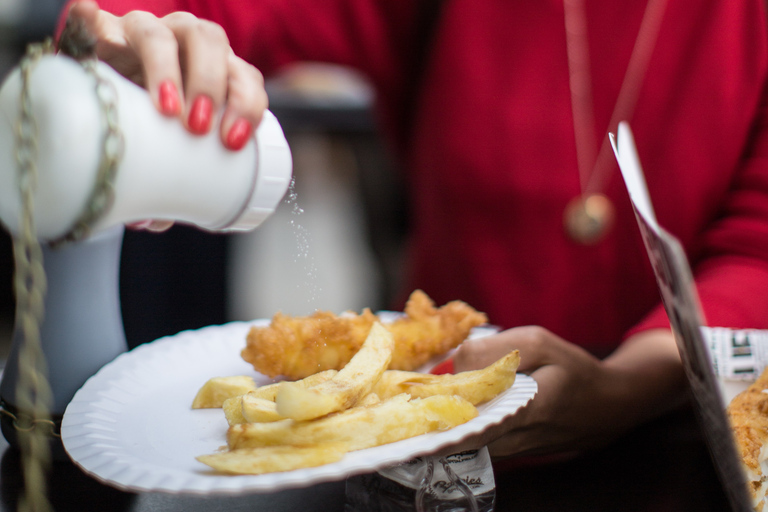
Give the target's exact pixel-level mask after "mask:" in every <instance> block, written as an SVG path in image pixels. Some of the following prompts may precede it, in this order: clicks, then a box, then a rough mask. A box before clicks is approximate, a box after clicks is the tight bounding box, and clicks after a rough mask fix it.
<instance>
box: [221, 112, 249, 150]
mask: <svg viewBox="0 0 768 512" xmlns="http://www.w3.org/2000/svg"><path fill="white" fill-rule="evenodd" d="M252 132H253V128H252V127H251V123H249V122H248V121H246V120H245V119H238V120H237V121H235V122H234V123H233V124H232V127H231V128H230V129H229V133H228V134H227V147H228V148H229V149H233V150H235V151H237V150H239V149H243V146H245V143H246V142H248V139H250V138H251V133H252Z"/></svg>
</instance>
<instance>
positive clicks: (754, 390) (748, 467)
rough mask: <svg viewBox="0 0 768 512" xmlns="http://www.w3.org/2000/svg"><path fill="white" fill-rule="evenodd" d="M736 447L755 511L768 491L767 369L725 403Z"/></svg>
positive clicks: (760, 508) (762, 503)
mask: <svg viewBox="0 0 768 512" xmlns="http://www.w3.org/2000/svg"><path fill="white" fill-rule="evenodd" d="M728 419H729V420H730V422H731V428H732V429H733V434H734V438H735V440H736V447H737V449H738V450H739V454H740V455H741V459H742V465H743V468H744V473H745V476H746V477H747V484H748V487H749V492H750V494H751V495H752V500H753V502H752V503H753V506H754V508H755V510H756V511H762V510H764V507H765V498H766V493H767V492H768V370H766V371H765V372H763V374H762V375H761V376H760V377H759V378H758V379H757V380H756V381H755V382H754V383H753V384H752V385H751V386H750V387H749V388H747V390H746V391H743V392H742V393H740V394H738V395H736V396H735V397H734V398H733V400H731V403H730V404H729V405H728Z"/></svg>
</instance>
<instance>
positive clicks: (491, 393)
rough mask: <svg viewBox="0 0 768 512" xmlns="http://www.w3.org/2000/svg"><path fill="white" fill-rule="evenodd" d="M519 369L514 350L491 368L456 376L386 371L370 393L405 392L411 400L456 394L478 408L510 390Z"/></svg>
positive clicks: (387, 395) (383, 396) (518, 358)
mask: <svg viewBox="0 0 768 512" xmlns="http://www.w3.org/2000/svg"><path fill="white" fill-rule="evenodd" d="M518 366H520V352H519V351H517V350H513V351H512V352H510V353H509V354H507V355H506V356H504V357H502V358H501V359H499V360H498V361H496V362H495V363H493V364H491V365H490V366H487V367H485V368H482V369H480V370H474V371H468V372H461V373H457V374H455V375H452V374H450V373H448V374H444V375H431V374H428V373H418V372H406V371H400V370H387V371H386V372H384V375H382V377H381V379H379V381H378V382H377V383H376V386H374V389H373V391H374V392H375V393H376V394H377V395H378V396H379V397H381V398H382V399H387V398H389V397H392V396H395V395H399V394H400V393H408V394H409V395H411V396H412V397H413V398H426V397H428V396H433V395H456V396H460V397H462V398H464V399H465V400H467V401H469V402H470V403H472V404H474V405H478V404H482V403H484V402H487V401H488V400H491V399H492V398H494V397H495V396H497V395H498V394H499V393H501V392H502V391H504V390H505V389H508V388H510V387H512V384H514V382H515V376H516V375H517V367H518Z"/></svg>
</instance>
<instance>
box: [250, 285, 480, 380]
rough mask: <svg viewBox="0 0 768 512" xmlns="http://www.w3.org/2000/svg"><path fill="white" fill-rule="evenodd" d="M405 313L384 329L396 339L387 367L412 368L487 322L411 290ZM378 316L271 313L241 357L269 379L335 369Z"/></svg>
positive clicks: (453, 304)
mask: <svg viewBox="0 0 768 512" xmlns="http://www.w3.org/2000/svg"><path fill="white" fill-rule="evenodd" d="M404 313H405V314H404V315H403V316H402V317H401V318H398V319H395V320H394V321H392V322H391V323H386V324H385V327H386V328H387V330H388V331H390V332H391V333H392V335H393V336H394V339H395V349H394V352H393V354H392V361H391V362H390V366H389V368H390V369H394V370H415V369H416V368H419V367H421V366H422V365H424V364H425V363H426V362H427V361H429V360H430V359H432V358H433V357H435V356H438V355H441V354H445V353H446V352H448V351H449V350H450V349H452V348H455V347H456V346H458V345H459V344H460V343H461V342H462V341H464V340H465V339H466V338H467V336H469V333H470V331H471V330H472V328H473V327H477V326H480V325H482V324H484V323H486V322H487V321H488V319H487V317H486V315H485V314H484V313H480V312H478V311H476V310H475V309H474V308H472V307H471V306H469V305H467V304H466V303H464V302H461V301H452V302H449V303H448V304H446V305H444V306H442V307H440V308H437V307H435V304H434V302H433V301H432V299H430V298H429V297H428V296H427V294H425V293H424V292H423V291H421V290H415V291H414V292H413V293H412V294H411V296H410V298H409V299H408V302H407V304H406V306H405V312H404ZM378 320H379V318H378V317H377V316H376V315H374V314H373V313H372V312H371V311H370V309H367V308H366V309H365V310H363V312H362V313H361V314H359V315H357V314H354V313H351V312H347V313H344V314H342V315H335V314H333V313H329V312H324V311H318V312H316V313H314V314H313V315H311V316H305V317H292V316H288V315H283V314H281V313H278V314H276V315H275V316H274V317H273V318H272V321H271V323H270V325H268V326H265V327H253V328H251V330H250V332H249V333H248V336H247V345H246V347H245V348H244V349H243V351H242V357H243V359H245V360H246V361H248V362H249V363H251V364H252V365H253V367H254V369H255V370H256V371H258V372H260V373H262V374H264V375H267V376H269V377H271V378H274V377H277V376H280V375H282V376H285V377H287V378H288V379H290V380H297V379H301V378H304V377H307V376H309V375H312V374H315V373H317V372H319V371H323V370H329V369H336V370H340V369H341V368H343V367H344V365H346V364H347V362H349V360H350V359H352V356H354V355H355V354H356V353H357V351H358V350H359V349H360V347H361V346H362V344H363V342H364V341H365V339H366V337H367V336H368V333H369V331H370V329H371V326H372V325H373V323H374V322H376V321H378Z"/></svg>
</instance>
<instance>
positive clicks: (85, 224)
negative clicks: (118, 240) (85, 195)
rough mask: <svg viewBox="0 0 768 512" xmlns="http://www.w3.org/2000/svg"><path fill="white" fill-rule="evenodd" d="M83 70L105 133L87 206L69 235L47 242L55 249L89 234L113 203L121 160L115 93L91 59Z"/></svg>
mask: <svg viewBox="0 0 768 512" xmlns="http://www.w3.org/2000/svg"><path fill="white" fill-rule="evenodd" d="M81 64H82V65H83V68H85V70H86V71H88V73H89V74H90V75H91V76H92V77H93V78H94V79H95V80H96V97H97V98H98V100H99V105H100V107H101V111H102V112H103V115H104V118H105V119H104V121H105V122H106V132H105V133H104V140H103V141H102V145H101V160H100V163H99V170H98V173H97V175H96V184H95V185H94V187H93V190H92V192H91V196H90V198H89V200H88V204H87V206H86V208H85V209H84V210H83V212H82V213H81V214H80V217H79V218H78V219H77V220H76V221H75V223H74V225H73V227H72V228H71V229H70V231H69V233H67V234H66V235H64V236H63V237H61V238H59V239H57V240H53V241H51V242H49V244H50V245H51V246H52V247H57V246H60V245H62V244H65V243H68V242H76V241H78V240H82V239H84V238H86V237H87V236H88V235H90V233H91V226H92V225H93V224H94V223H95V222H96V221H97V220H98V219H99V218H100V217H101V216H102V215H103V214H104V212H106V211H107V210H109V208H110V207H111V206H112V204H113V203H114V200H115V187H114V184H115V178H116V177H117V169H118V167H119V165H120V161H121V160H122V158H123V150H124V147H125V142H124V139H123V132H122V131H121V130H120V125H119V123H118V115H117V103H116V102H115V99H116V98H117V92H116V91H115V87H114V85H113V84H112V82H110V81H108V80H105V79H104V78H102V77H101V76H100V75H99V74H98V73H97V72H96V64H95V61H94V60H84V61H82V62H81Z"/></svg>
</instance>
